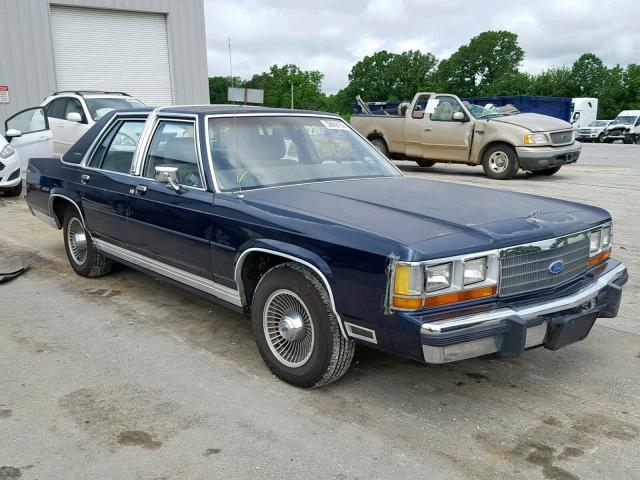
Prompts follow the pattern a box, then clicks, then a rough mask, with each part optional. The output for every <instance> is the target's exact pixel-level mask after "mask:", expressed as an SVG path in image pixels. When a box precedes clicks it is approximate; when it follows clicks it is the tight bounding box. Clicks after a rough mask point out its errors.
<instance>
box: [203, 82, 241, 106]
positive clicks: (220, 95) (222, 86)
mask: <svg viewBox="0 0 640 480" xmlns="http://www.w3.org/2000/svg"><path fill="white" fill-rule="evenodd" d="M243 85H244V81H243V80H242V79H240V77H233V86H235V87H242V86H243ZM231 86H232V82H231V79H230V77H209V102H211V103H227V98H228V95H227V92H228V88H229V87H231Z"/></svg>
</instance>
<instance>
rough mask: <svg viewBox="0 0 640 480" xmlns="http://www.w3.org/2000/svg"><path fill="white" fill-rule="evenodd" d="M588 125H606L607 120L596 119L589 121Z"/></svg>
mask: <svg viewBox="0 0 640 480" xmlns="http://www.w3.org/2000/svg"><path fill="white" fill-rule="evenodd" d="M589 126H590V127H606V126H607V122H605V121H604V120H596V121H595V122H591V123H590V124H589Z"/></svg>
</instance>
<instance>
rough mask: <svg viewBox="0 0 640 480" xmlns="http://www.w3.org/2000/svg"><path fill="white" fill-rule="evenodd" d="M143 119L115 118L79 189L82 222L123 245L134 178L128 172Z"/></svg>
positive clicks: (101, 235) (88, 166) (81, 178)
mask: <svg viewBox="0 0 640 480" xmlns="http://www.w3.org/2000/svg"><path fill="white" fill-rule="evenodd" d="M144 123H145V119H144V118H139V117H137V118H136V117H133V118H129V117H125V118H118V119H116V121H115V122H114V123H113V124H112V125H111V127H110V128H109V129H107V130H106V131H105V132H104V133H103V135H102V137H101V138H100V139H99V140H98V144H97V146H96V148H95V149H94V150H93V152H92V153H91V157H90V158H89V161H88V163H87V165H86V166H85V167H84V168H83V169H82V172H81V176H80V185H79V187H78V189H79V192H80V196H81V197H82V205H83V207H84V214H85V221H86V223H87V226H88V228H89V231H91V233H92V234H93V235H96V236H98V237H101V238H105V239H109V240H111V241H112V242H113V243H120V244H126V242H127V240H128V235H127V221H126V219H127V214H128V208H129V198H130V197H131V196H132V195H133V192H134V191H135V190H134V189H135V186H136V185H137V183H138V182H137V177H134V176H133V175H132V173H131V166H132V160H133V155H134V152H135V150H136V148H137V145H138V141H139V139H140V135H141V133H142V129H143V128H144Z"/></svg>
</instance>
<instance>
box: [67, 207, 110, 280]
mask: <svg viewBox="0 0 640 480" xmlns="http://www.w3.org/2000/svg"><path fill="white" fill-rule="evenodd" d="M63 233H64V248H65V250H66V251H67V257H68V258H69V263H70V264H71V268H73V270H74V271H75V272H76V273H77V274H78V275H80V276H82V277H101V276H102V275H106V274H107V273H109V272H110V271H111V267H112V266H113V261H112V260H111V259H110V258H107V257H105V256H104V255H103V254H102V252H100V250H98V248H97V247H96V245H95V243H93V240H92V239H91V235H90V234H89V232H87V230H86V229H85V228H84V222H83V221H82V218H81V217H80V214H79V213H78V212H77V210H75V209H74V208H71V207H70V208H68V209H67V211H66V212H65V215H64V223H63Z"/></svg>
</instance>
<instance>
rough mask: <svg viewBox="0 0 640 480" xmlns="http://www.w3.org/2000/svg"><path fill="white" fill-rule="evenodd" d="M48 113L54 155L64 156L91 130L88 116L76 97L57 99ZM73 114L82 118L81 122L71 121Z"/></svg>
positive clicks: (50, 105) (48, 108)
mask: <svg viewBox="0 0 640 480" xmlns="http://www.w3.org/2000/svg"><path fill="white" fill-rule="evenodd" d="M46 111H47V116H48V117H49V125H50V126H51V131H52V132H53V150H54V153H55V154H56V155H60V156H62V155H64V154H65V153H66V152H67V150H69V148H70V147H71V145H73V144H74V143H76V142H77V141H78V139H79V138H80V137H81V136H82V135H84V133H85V132H86V131H87V130H89V121H88V119H87V115H86V113H85V111H84V108H83V107H82V104H81V103H80V100H79V99H77V98H75V97H61V98H56V99H55V100H53V101H52V102H51V103H49V104H48V105H47V107H46ZM72 113H73V114H78V115H79V116H80V121H79V122H77V121H72V120H69V118H72V117H70V114H72Z"/></svg>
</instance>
